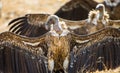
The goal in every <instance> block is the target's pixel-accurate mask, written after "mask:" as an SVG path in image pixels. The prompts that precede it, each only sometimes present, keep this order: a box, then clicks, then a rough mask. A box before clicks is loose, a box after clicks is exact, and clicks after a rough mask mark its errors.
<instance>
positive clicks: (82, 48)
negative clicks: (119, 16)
mask: <svg viewBox="0 0 120 73" xmlns="http://www.w3.org/2000/svg"><path fill="white" fill-rule="evenodd" d="M51 17H52V18H54V19H52V20H51ZM48 20H49V21H47V22H48V23H50V24H49V25H50V27H47V26H45V28H46V29H49V31H48V32H47V33H45V34H43V35H41V36H38V37H26V36H22V35H17V34H14V33H12V32H3V33H1V34H0V72H5V73H7V72H9V73H47V72H50V73H53V72H55V73H57V72H63V73H78V72H79V73H81V72H87V71H90V72H91V71H95V70H98V69H100V70H103V69H104V67H102V66H101V65H102V64H100V65H98V64H97V62H98V59H99V58H100V57H102V58H103V59H104V61H102V62H100V63H103V64H105V66H106V68H108V69H112V68H116V67H118V66H119V65H120V62H119V60H120V54H119V52H120V50H119V49H120V30H119V29H118V28H113V27H105V28H103V29H100V30H98V31H97V32H95V33H92V34H87V35H77V34H74V33H72V32H70V31H69V30H68V27H67V25H66V24H65V23H64V22H63V21H60V20H59V18H58V17H57V16H55V15H50V16H49V17H48ZM45 25H47V24H45ZM83 69H84V70H83Z"/></svg>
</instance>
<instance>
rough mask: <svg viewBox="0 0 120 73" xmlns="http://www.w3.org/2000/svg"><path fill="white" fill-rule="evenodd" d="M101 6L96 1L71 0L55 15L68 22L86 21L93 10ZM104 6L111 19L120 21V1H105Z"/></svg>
mask: <svg viewBox="0 0 120 73" xmlns="http://www.w3.org/2000/svg"><path fill="white" fill-rule="evenodd" d="M97 4H99V3H98V2H96V1H94V0H70V1H69V2H67V3H66V4H65V5H63V6H62V7H61V8H60V9H59V10H58V11H57V12H56V13H55V15H57V16H59V17H61V18H64V19H68V20H84V19H87V15H88V13H89V11H90V10H91V9H94V8H95V7H96V5H97ZM102 4H104V5H105V8H106V10H107V12H108V14H109V15H110V19H112V20H118V19H120V15H119V14H118V13H120V1H119V0H104V1H103V2H102Z"/></svg>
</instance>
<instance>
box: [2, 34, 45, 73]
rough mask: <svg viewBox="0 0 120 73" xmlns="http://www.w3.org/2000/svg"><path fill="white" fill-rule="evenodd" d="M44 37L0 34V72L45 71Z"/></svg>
mask: <svg viewBox="0 0 120 73" xmlns="http://www.w3.org/2000/svg"><path fill="white" fill-rule="evenodd" d="M43 43H44V38H42V37H41V38H31V39H29V38H26V37H22V36H18V35H15V34H13V33H11V32H4V33H1V34H0V72H3V73H47V67H46V63H45V62H46V61H47V60H46V57H45V53H44V52H46V49H47V48H45V44H43Z"/></svg>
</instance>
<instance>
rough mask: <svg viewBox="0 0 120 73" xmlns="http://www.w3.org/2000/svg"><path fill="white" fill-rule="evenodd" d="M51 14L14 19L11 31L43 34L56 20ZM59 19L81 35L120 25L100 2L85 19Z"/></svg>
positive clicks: (119, 21)
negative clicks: (111, 17) (111, 18)
mask: <svg viewBox="0 0 120 73" xmlns="http://www.w3.org/2000/svg"><path fill="white" fill-rule="evenodd" d="M49 16H50V14H27V15H25V16H23V17H19V18H16V19H13V20H12V21H11V22H10V23H9V26H10V29H9V31H11V32H14V33H16V34H19V35H24V36H27V37H37V36H41V35H43V34H45V33H46V32H48V31H49V30H50V29H47V28H49V27H50V23H51V22H53V21H54V20H55V19H54V17H51V18H49V19H48V17H49ZM59 19H60V21H63V22H65V24H66V25H67V26H68V29H69V30H70V31H71V32H74V33H76V34H79V35H86V34H90V33H93V32H96V31H98V30H100V29H101V28H104V27H106V26H112V27H115V28H119V27H120V20H110V19H109V14H108V13H107V11H105V7H104V5H103V4H98V5H97V6H96V8H95V10H91V11H90V12H89V14H88V18H87V19H85V20H79V21H72V20H66V19H62V18H60V17H59ZM48 21H49V22H48Z"/></svg>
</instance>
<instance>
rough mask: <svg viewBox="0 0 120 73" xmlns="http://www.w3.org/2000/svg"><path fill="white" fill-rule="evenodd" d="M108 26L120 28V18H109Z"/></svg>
mask: <svg viewBox="0 0 120 73" xmlns="http://www.w3.org/2000/svg"><path fill="white" fill-rule="evenodd" d="M108 26H112V27H115V28H120V20H109V22H108Z"/></svg>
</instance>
